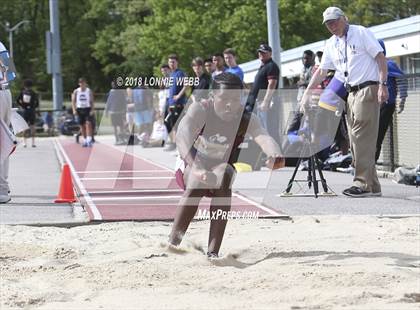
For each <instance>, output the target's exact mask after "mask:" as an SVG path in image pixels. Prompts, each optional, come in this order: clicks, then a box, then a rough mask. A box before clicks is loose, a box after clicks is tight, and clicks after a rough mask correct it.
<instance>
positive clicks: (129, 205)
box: [57, 139, 280, 220]
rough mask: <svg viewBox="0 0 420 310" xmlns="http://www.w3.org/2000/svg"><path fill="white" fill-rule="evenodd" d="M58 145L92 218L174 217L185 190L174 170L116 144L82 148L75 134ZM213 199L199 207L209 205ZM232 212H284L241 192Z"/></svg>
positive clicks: (152, 218)
mask: <svg viewBox="0 0 420 310" xmlns="http://www.w3.org/2000/svg"><path fill="white" fill-rule="evenodd" d="M57 142H58V149H59V151H60V152H61V153H62V155H63V157H64V160H65V161H66V162H67V163H68V164H69V165H70V168H71V170H72V175H73V180H74V186H75V188H76V191H77V192H78V193H79V198H80V201H81V203H82V204H83V205H84V206H85V208H86V209H87V212H88V214H89V217H90V219H91V220H171V219H173V218H174V215H175V210H176V206H177V204H178V201H179V199H180V197H181V196H182V191H181V190H180V189H179V187H178V185H177V184H176V182H175V178H174V173H173V171H171V170H169V169H167V168H164V167H162V166H160V165H158V164H155V163H153V162H150V161H148V160H145V159H142V158H139V157H137V156H135V155H132V154H130V153H128V152H126V153H124V152H122V151H120V150H118V149H116V148H114V147H112V146H109V145H106V144H103V143H95V145H94V146H93V147H92V148H82V147H81V145H78V144H75V143H74V142H73V140H72V139H60V140H58V141H57ZM209 203H210V199H208V198H204V199H203V200H202V201H201V204H200V207H199V208H200V209H202V210H204V209H207V210H208V208H209ZM232 211H238V212H241V213H242V214H245V213H246V214H248V215H249V214H250V213H251V212H258V214H259V216H260V217H266V216H279V215H280V214H279V213H277V212H275V211H273V210H271V209H268V208H266V207H262V206H259V205H258V204H256V203H254V202H252V201H250V200H248V199H246V198H244V197H242V196H240V195H234V197H233V198H232Z"/></svg>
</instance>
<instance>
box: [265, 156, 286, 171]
mask: <svg viewBox="0 0 420 310" xmlns="http://www.w3.org/2000/svg"><path fill="white" fill-rule="evenodd" d="M265 164H266V165H267V167H268V168H269V169H271V170H276V169H280V168H283V167H284V166H285V160H284V158H283V157H272V156H270V157H268V159H267V161H266V162H265Z"/></svg>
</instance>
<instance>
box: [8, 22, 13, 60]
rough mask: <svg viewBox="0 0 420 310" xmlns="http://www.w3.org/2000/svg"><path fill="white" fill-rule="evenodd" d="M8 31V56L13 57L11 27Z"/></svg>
mask: <svg viewBox="0 0 420 310" xmlns="http://www.w3.org/2000/svg"><path fill="white" fill-rule="evenodd" d="M8 31H9V52H10V58H12V59H13V31H12V30H11V29H9V30H8Z"/></svg>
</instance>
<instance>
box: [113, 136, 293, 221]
mask: <svg viewBox="0 0 420 310" xmlns="http://www.w3.org/2000/svg"><path fill="white" fill-rule="evenodd" d="M106 145H108V146H109V147H112V148H114V149H116V150H118V151H120V152H122V153H125V152H123V151H122V150H120V149H118V148H117V147H115V146H113V145H109V144H106ZM126 153H128V154H130V155H131V156H133V157H136V158H138V159H140V160H144V161H146V162H148V163H150V164H152V165H154V166H156V167H160V168H163V169H165V170H167V171H171V172H172V173H174V171H173V170H172V169H169V168H168V167H165V166H163V165H159V164H156V163H155V162H153V161H151V160H149V159H146V158H142V157H140V156H137V154H134V153H130V152H126ZM232 196H235V197H238V198H240V199H242V200H243V201H245V202H247V203H249V204H252V205H253V206H255V207H257V208H260V209H261V210H263V211H265V212H268V213H269V214H271V215H273V216H280V217H281V216H287V215H286V214H281V213H278V212H276V211H274V210H271V209H269V208H267V207H265V206H263V205H261V204H259V203H257V202H255V201H252V200H251V199H248V198H246V197H245V196H243V195H241V194H238V193H232Z"/></svg>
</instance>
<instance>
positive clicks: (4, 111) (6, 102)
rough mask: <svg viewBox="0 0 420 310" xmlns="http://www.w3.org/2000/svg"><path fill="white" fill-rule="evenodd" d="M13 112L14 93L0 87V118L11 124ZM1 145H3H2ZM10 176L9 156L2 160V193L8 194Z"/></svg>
mask: <svg viewBox="0 0 420 310" xmlns="http://www.w3.org/2000/svg"><path fill="white" fill-rule="evenodd" d="M11 112H12V95H11V93H10V90H8V89H6V90H1V89H0V118H1V119H2V120H3V121H4V122H5V123H6V125H9V124H10V114H11ZM0 147H1V145H0ZM8 176H9V158H7V159H6V160H5V161H4V162H3V163H1V162H0V195H7V192H8V191H9V183H8V181H7V179H8Z"/></svg>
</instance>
